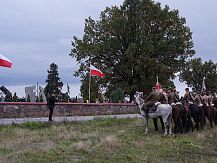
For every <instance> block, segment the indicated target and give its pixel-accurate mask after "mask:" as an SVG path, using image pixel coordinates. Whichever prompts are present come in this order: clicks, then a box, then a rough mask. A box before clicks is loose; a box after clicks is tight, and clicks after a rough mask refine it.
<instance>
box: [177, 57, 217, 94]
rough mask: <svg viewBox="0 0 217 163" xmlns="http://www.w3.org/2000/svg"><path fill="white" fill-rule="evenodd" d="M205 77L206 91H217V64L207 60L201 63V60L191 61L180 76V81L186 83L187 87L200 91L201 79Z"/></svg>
mask: <svg viewBox="0 0 217 163" xmlns="http://www.w3.org/2000/svg"><path fill="white" fill-rule="evenodd" d="M204 77H205V85H206V89H207V90H209V91H212V92H216V91H217V85H216V83H217V64H216V63H214V62H213V61H211V60H209V61H206V62H204V63H203V62H202V59H201V58H195V59H191V60H190V61H188V62H187V64H186V66H185V68H184V69H183V71H182V73H181V74H180V80H181V81H186V83H187V85H188V86H189V87H193V88H195V89H197V90H201V87H202V82H203V78H204Z"/></svg>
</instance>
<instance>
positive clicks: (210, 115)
mask: <svg viewBox="0 0 217 163" xmlns="http://www.w3.org/2000/svg"><path fill="white" fill-rule="evenodd" d="M203 110H204V113H205V116H206V117H207V119H208V121H209V123H210V127H211V128H212V127H213V122H214V117H215V110H214V107H212V106H205V105H204V106H203Z"/></svg>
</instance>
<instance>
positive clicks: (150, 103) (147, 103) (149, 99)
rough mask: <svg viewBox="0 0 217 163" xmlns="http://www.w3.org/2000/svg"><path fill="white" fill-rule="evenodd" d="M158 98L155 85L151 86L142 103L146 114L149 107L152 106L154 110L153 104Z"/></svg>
mask: <svg viewBox="0 0 217 163" xmlns="http://www.w3.org/2000/svg"><path fill="white" fill-rule="evenodd" d="M158 99H159V93H158V92H157V91H156V88H155V87H152V92H151V93H150V94H149V95H148V97H147V98H146V99H145V101H144V102H145V104H144V106H145V107H144V111H145V113H146V115H148V112H149V109H151V108H153V110H155V106H154V104H155V103H156V102H158Z"/></svg>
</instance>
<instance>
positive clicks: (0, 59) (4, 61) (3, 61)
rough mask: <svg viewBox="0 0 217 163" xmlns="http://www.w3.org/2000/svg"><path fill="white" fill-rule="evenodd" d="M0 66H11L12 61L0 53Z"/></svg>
mask: <svg viewBox="0 0 217 163" xmlns="http://www.w3.org/2000/svg"><path fill="white" fill-rule="evenodd" d="M0 66H2V67H8V68H11V66H12V62H11V61H10V60H9V59H8V58H6V57H5V56H3V55H2V54H0Z"/></svg>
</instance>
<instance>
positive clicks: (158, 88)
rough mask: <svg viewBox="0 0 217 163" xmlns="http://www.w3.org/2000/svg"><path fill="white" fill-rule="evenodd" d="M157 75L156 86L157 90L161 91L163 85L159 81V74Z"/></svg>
mask: <svg viewBox="0 0 217 163" xmlns="http://www.w3.org/2000/svg"><path fill="white" fill-rule="evenodd" d="M156 77H157V83H156V85H155V87H156V90H157V91H160V89H161V85H160V83H159V82H158V76H156Z"/></svg>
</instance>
